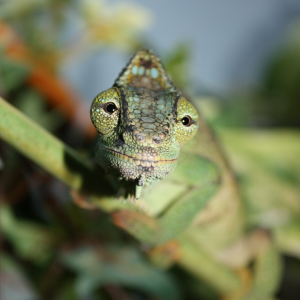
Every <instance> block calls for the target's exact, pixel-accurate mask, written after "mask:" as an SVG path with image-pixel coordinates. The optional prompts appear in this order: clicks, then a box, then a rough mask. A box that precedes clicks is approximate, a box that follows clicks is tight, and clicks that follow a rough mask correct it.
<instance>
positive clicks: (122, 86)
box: [91, 49, 198, 200]
mask: <svg viewBox="0 0 300 300" xmlns="http://www.w3.org/2000/svg"><path fill="white" fill-rule="evenodd" d="M91 120H92V122H93V124H94V126H95V127H96V129H97V131H98V133H99V143H98V145H97V149H96V158H97V160H98V161H99V163H100V165H101V166H102V167H103V168H104V169H105V170H106V171H107V172H109V173H112V174H114V175H115V176H117V177H118V178H119V179H121V180H124V179H125V180H131V181H133V182H134V185H135V200H137V199H139V198H140V195H141V191H142V188H143V186H148V185H151V184H154V183H155V182H157V181H159V180H162V179H164V178H165V177H166V176H168V175H169V174H170V173H172V171H174V169H175V167H176V165H177V161H178V157H179V152H180V147H181V146H182V145H183V144H185V143H186V142H187V141H188V140H190V139H191V138H192V137H193V136H194V135H195V134H196V132H197V129H198V122H197V121H198V114H197V111H196V109H195V107H194V106H193V105H192V104H191V103H190V102H189V101H187V99H186V98H184V97H183V96H182V94H181V92H180V91H179V90H178V89H177V88H176V87H175V85H174V84H173V82H172V81H171V80H170V78H169V77H168V75H167V73H166V72H165V70H164V68H163V66H162V64H161V62H160V60H159V58H158V57H156V56H155V55H154V54H153V52H152V51H150V50H149V49H143V50H140V51H138V52H137V53H136V54H135V55H134V56H133V57H132V59H131V60H130V62H129V64H128V65H127V66H126V68H124V70H123V71H122V72H121V74H120V76H119V78H118V79H117V80H116V82H115V84H114V86H113V87H112V88H110V89H108V90H106V91H104V92H102V93H100V94H99V95H98V96H97V97H96V98H95V99H94V101H93V103H92V106H91Z"/></svg>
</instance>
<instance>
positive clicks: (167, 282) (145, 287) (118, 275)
mask: <svg viewBox="0 0 300 300" xmlns="http://www.w3.org/2000/svg"><path fill="white" fill-rule="evenodd" d="M61 260H62V262H63V263H64V264H65V265H66V266H68V267H69V268H70V269H72V270H73V271H75V272H76V273H77V274H78V279H77V285H76V289H77V292H78V294H79V295H80V296H81V297H86V296H88V295H90V294H92V293H93V292H94V291H95V290H96V289H97V288H99V287H101V286H104V285H107V284H117V285H122V286H124V287H127V288H135V289H137V290H139V291H142V292H144V293H147V294H148V295H151V296H153V297H157V298H159V299H180V295H179V291H178V289H177V286H176V283H175V282H174V281H173V279H172V278H171V277H170V275H169V274H168V273H166V272H163V271H161V270H157V269H155V268H154V267H153V266H151V265H150V264H149V263H148V262H147V261H146V260H145V259H144V258H143V256H142V255H141V254H140V253H139V252H138V251H137V250H136V249H134V248H131V247H120V246H119V247H117V246H108V247H106V248H105V249H103V248H99V247H98V248H95V247H94V248H92V247H81V248H78V249H76V250H73V251H66V252H63V253H62V255H61Z"/></svg>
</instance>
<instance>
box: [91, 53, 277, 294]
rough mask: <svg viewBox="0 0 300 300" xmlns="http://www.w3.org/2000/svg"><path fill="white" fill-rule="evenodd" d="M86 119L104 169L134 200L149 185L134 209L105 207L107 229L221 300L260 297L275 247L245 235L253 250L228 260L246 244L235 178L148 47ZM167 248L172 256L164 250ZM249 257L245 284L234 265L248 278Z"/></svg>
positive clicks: (271, 277) (272, 283)
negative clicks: (109, 219) (128, 237)
mask: <svg viewBox="0 0 300 300" xmlns="http://www.w3.org/2000/svg"><path fill="white" fill-rule="evenodd" d="M109 105H110V106H109ZM185 118H188V121H189V122H188V126H186V124H187V123H186V120H187V119H185ZM91 119H92V122H93V124H94V125H95V127H96V129H97V131H98V132H99V142H98V144H97V148H96V157H97V159H98V161H99V163H100V165H101V166H102V167H103V168H104V169H105V170H106V171H107V172H108V173H111V174H113V175H114V176H115V177H116V178H119V179H121V180H120V183H122V181H124V180H128V181H129V182H133V184H134V185H135V187H136V188H135V198H136V199H137V198H139V196H140V194H141V189H142V187H143V186H144V185H151V184H152V183H155V182H157V184H156V185H155V187H153V189H152V190H151V189H150V190H149V191H148V193H145V195H143V197H142V198H141V200H140V201H139V204H140V205H139V207H138V209H134V208H133V207H132V206H130V205H128V206H124V207H123V208H122V207H121V206H119V204H117V203H112V202H111V201H109V202H107V203H106V205H107V207H106V209H108V211H110V212H111V213H112V216H113V219H114V222H115V224H117V225H118V226H120V227H122V228H124V229H125V230H126V231H127V232H129V233H131V234H132V235H133V236H135V237H136V238H137V239H138V240H139V241H141V242H143V243H144V244H146V245H148V247H150V248H151V247H155V246H159V247H158V248H154V250H155V249H160V250H156V251H154V252H153V253H154V254H151V253H150V257H153V260H154V261H156V262H158V263H159V264H160V265H161V266H164V267H167V266H169V265H171V264H172V263H174V261H177V263H178V264H179V265H181V266H182V267H184V268H186V269H187V270H189V272H190V273H191V274H194V275H195V276H197V277H199V278H200V279H202V280H204V281H206V282H207V283H208V284H209V285H211V286H212V287H214V288H215V289H216V290H217V291H218V292H219V293H220V294H221V295H224V296H225V297H226V298H224V299H232V300H235V299H243V300H245V299H249V300H250V299H253V300H269V299H270V297H271V296H272V295H273V294H274V293H275V291H276V287H277V286H278V282H279V279H280V258H279V254H278V251H277V249H276V247H274V245H273V244H272V243H271V242H270V238H269V236H268V235H265V234H260V233H259V232H258V233H256V232H255V231H254V233H253V235H254V236H256V235H257V234H258V236H259V242H258V244H257V247H256V248H257V249H259V251H258V250H257V251H253V250H251V247H250V248H249V255H248V257H249V258H248V259H245V261H244V262H242V263H236V262H235V260H232V259H231V258H230V257H231V256H232V255H233V256H234V255H235V254H236V253H235V251H236V250H235V249H236V248H235V245H238V244H239V243H240V241H242V242H243V243H245V244H246V245H247V243H249V242H248V241H249V240H251V239H253V237H252V235H250V236H249V237H245V221H244V219H245V218H244V214H243V213H244V212H243V208H242V205H241V200H240V197H239V193H238V191H237V187H236V182H235V179H234V176H233V175H232V173H231V170H230V168H229V167H228V165H227V163H226V160H225V159H224V157H223V155H222V151H221V150H220V148H219V147H218V144H217V142H216V140H215V139H214V138H213V135H212V132H211V131H210V129H209V128H208V127H207V125H206V124H205V122H204V121H203V120H202V119H201V118H199V117H198V114H197V112H196V110H195V108H194V107H193V106H192V105H191V104H190V103H189V102H188V101H187V100H186V99H185V98H184V97H182V96H181V93H180V92H179V91H178V90H177V89H176V87H175V86H174V84H173V83H172V81H171V80H170V79H169V78H168V76H167V74H166V72H165V70H164V69H163V67H162V65H161V63H160V61H159V59H158V58H157V57H156V56H155V55H153V53H152V52H151V51H150V50H147V49H143V50H140V51H138V52H137V53H136V54H135V55H134V56H133V57H132V59H131V60H130V62H129V64H128V65H127V67H126V68H125V69H124V70H123V71H122V73H121V74H120V76H119V78H118V79H117V80H116V82H115V84H114V86H113V87H112V88H111V89H108V90H107V91H104V92H102V93H100V94H99V95H98V96H97V97H96V98H95V99H94V101H93V104H92V107H91ZM198 127H200V130H199V131H198V133H197V135H196V137H195V138H194V139H192V140H191V142H190V143H189V144H188V145H187V146H186V147H185V148H184V150H183V151H182V154H181V155H180V156H179V152H180V148H181V146H182V145H183V144H184V143H186V142H187V141H188V140H190V139H191V138H192V137H193V136H194V135H195V134H196V132H197V129H198ZM177 161H178V167H177V168H176V170H175V167H176V165H177ZM171 173H172V174H171ZM170 174H171V175H170ZM168 175H170V176H169V177H168V178H166V179H165V180H163V181H161V180H162V179H164V178H165V177H167V176H168ZM154 190H155V191H154ZM102 206H103V204H102ZM168 242H170V243H171V244H169V243H168ZM174 243H175V244H174ZM251 243H252V242H251ZM168 245H171V248H168V247H169V246H168ZM172 245H173V246H172ZM174 245H178V249H177V250H174V249H173V250H168V249H172V247H174ZM231 245H232V246H231ZM230 247H232V250H230ZM175 248H176V247H175ZM228 249H229V250H228ZM170 251H171V252H170ZM172 251H175V252H174V253H172ZM223 251H225V252H226V251H227V256H228V257H225V258H224V256H222V253H223ZM244 251H245V250H244ZM231 253H232V254H231ZM151 255H152V256H151ZM220 255H221V256H220ZM222 257H223V258H222ZM249 261H254V265H255V269H254V271H253V272H252V273H253V274H252V276H253V277H254V280H253V282H252V283H251V282H250V283H249V282H247V281H246V282H245V281H244V280H243V279H242V278H241V277H240V276H239V275H238V274H237V273H236V272H235V268H237V267H235V265H238V268H239V269H241V268H242V269H243V270H244V271H243V272H248V273H249V272H250V271H249V269H247V264H248V263H249ZM250 273H251V272H250Z"/></svg>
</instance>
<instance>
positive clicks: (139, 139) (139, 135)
mask: <svg viewBox="0 0 300 300" xmlns="http://www.w3.org/2000/svg"><path fill="white" fill-rule="evenodd" d="M136 138H137V140H138V141H139V142H141V141H143V140H144V136H143V135H142V134H137V135H136Z"/></svg>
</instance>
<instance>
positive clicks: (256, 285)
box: [241, 234, 282, 300]
mask: <svg viewBox="0 0 300 300" xmlns="http://www.w3.org/2000/svg"><path fill="white" fill-rule="evenodd" d="M281 270H282V264H281V259H280V254H279V251H278V249H277V247H276V245H274V243H272V241H271V240H270V238H269V237H268V236H267V234H265V236H264V237H263V238H262V244H261V247H260V249H258V252H257V255H256V258H255V261H254V274H253V282H252V285H251V289H250V291H249V292H248V293H247V295H246V296H244V297H242V298H241V299H242V300H268V299H271V298H272V296H274V293H275V292H276V290H277V289H278V286H279V283H280V277H281V276H280V274H281Z"/></svg>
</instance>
